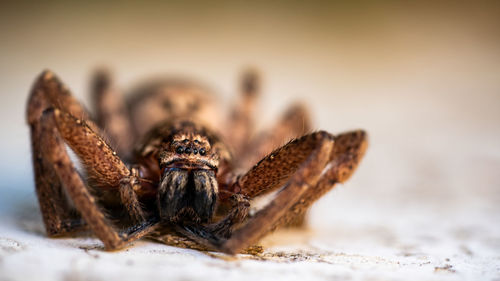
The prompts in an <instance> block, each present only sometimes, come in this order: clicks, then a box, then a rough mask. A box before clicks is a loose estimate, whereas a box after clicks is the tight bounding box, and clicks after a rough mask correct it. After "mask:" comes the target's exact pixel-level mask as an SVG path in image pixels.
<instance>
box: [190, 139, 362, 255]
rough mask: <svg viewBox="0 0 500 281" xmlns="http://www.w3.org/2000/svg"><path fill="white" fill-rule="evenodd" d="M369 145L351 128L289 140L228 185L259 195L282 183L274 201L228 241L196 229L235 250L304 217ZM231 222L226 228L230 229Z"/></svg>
mask: <svg viewBox="0 0 500 281" xmlns="http://www.w3.org/2000/svg"><path fill="white" fill-rule="evenodd" d="M366 147H367V139H366V133H365V132H364V131H353V132H348V133H344V134H341V135H339V136H333V135H330V134H328V133H325V132H318V133H313V134H310V135H306V136H304V137H302V138H300V139H297V140H295V141H293V142H290V143H288V144H287V145H285V146H283V147H281V148H279V149H277V150H275V151H274V152H272V153H271V154H269V155H268V156H267V157H265V158H264V159H262V160H261V161H260V162H259V163H258V164H257V165H255V166H254V167H253V168H252V169H251V170H250V171H249V172H248V173H246V174H245V175H244V176H243V177H241V178H240V179H239V180H237V181H236V182H235V183H234V184H232V186H231V187H230V188H229V190H230V191H231V192H235V193H238V194H240V195H241V194H242V195H245V196H248V197H251V198H253V197H255V196H258V195H261V194H264V193H266V192H270V191H272V190H274V189H275V188H277V187H280V186H282V185H283V184H284V187H283V189H282V190H280V191H279V192H278V193H277V195H276V197H275V199H274V200H273V201H271V203H269V205H267V206H266V207H265V208H264V209H262V210H261V211H259V212H258V213H257V214H256V215H255V216H254V217H252V218H250V219H249V220H248V222H247V224H245V225H244V226H243V227H241V228H240V229H238V230H236V231H235V232H234V233H233V234H232V236H231V237H230V238H229V239H228V240H223V239H220V237H218V236H215V237H213V236H210V235H211V234H213V233H210V235H209V234H207V233H206V231H204V230H203V231H201V230H199V229H198V233H195V234H196V235H198V236H204V238H205V242H206V244H209V245H211V246H212V247H213V248H216V249H218V250H221V251H223V252H226V253H231V254H235V253H238V252H240V251H241V249H244V248H246V247H247V246H249V245H252V244H253V243H254V242H256V241H257V240H258V239H259V238H261V237H262V236H263V235H265V234H266V233H267V232H268V231H271V230H274V229H275V228H276V227H279V226H283V225H287V224H289V223H290V221H294V220H296V219H297V217H301V216H302V215H303V214H304V212H305V211H306V210H307V209H308V208H309V207H310V205H311V204H312V203H313V202H314V201H315V200H317V199H318V198H319V197H321V196H322V195H324V194H325V193H326V192H327V191H329V190H330V189H331V188H333V186H334V185H335V184H336V183H339V182H344V181H345V180H347V179H348V178H349V177H350V176H351V175H352V173H353V172H354V170H355V169H356V167H357V165H358V164H359V161H360V160H361V158H362V157H363V155H364V152H365V150H366ZM230 227H231V226H228V228H230Z"/></svg>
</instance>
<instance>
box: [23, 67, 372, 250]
mask: <svg viewBox="0 0 500 281" xmlns="http://www.w3.org/2000/svg"><path fill="white" fill-rule="evenodd" d="M241 85H242V87H241V95H239V97H238V101H237V102H236V104H235V105H234V106H233V108H232V109H231V111H230V116H229V118H227V119H225V120H224V119H223V118H221V117H220V110H219V109H218V107H217V106H218V103H217V102H216V99H215V98H214V96H213V95H212V94H211V92H210V91H209V90H207V88H205V87H203V86H201V85H199V84H197V83H193V82H189V81H185V80H179V79H177V80H172V79H171V80H159V81H156V82H155V81H152V82H149V83H145V84H144V85H142V86H140V87H137V88H136V89H135V90H134V91H133V92H132V94H130V95H128V96H127V98H124V96H122V95H121V94H120V91H119V90H118V89H117V87H116V86H115V85H114V84H113V82H112V80H111V77H110V75H109V74H108V72H106V71H100V72H98V73H96V75H95V78H94V83H93V88H92V89H93V101H94V107H95V111H94V114H93V115H91V114H89V113H88V112H87V111H86V110H85V109H84V108H83V107H82V106H81V104H80V103H79V102H78V101H77V100H76V99H74V98H73V96H72V95H71V94H70V92H69V90H68V89H67V88H66V87H65V86H64V85H63V84H62V83H61V82H60V81H59V79H58V78H57V77H56V76H55V75H54V74H53V73H51V72H50V71H45V72H44V73H42V74H41V75H40V77H39V78H38V79H37V81H36V82H35V85H34V87H33V90H32V92H31V94H30V97H29V99H28V105H27V121H28V124H29V126H30V132H31V144H32V151H33V167H34V174H35V182H36V192H37V196H38V200H39V203H40V209H41V211H42V216H43V221H44V223H45V227H46V230H47V234H48V235H49V236H63V235H66V234H69V233H73V232H75V231H80V230H86V229H87V230H88V229H89V230H91V231H92V232H93V233H94V234H95V235H96V236H97V237H98V238H99V239H100V240H101V241H102V242H103V243H104V246H105V248H106V249H109V250H114V249H119V248H122V247H125V246H126V245H128V244H129V243H130V242H132V241H134V240H136V239H139V238H141V237H144V236H148V237H151V238H154V239H156V240H159V241H162V242H165V243H167V244H172V245H176V246H183V247H191V248H196V249H208V250H216V251H222V252H225V253H231V254H235V253H239V252H241V251H242V250H245V249H247V248H248V247H250V246H252V245H253V244H254V243H256V242H258V240H259V239H260V238H262V237H263V236H264V235H265V234H266V233H268V232H269V231H272V230H274V229H276V228H278V227H283V226H300V225H302V224H303V221H304V216H305V213H306V211H307V210H308V208H309V207H310V206H311V204H312V203H313V202H315V201H316V200H317V199H318V198H320V197H321V196H322V195H324V194H325V193H326V192H328V191H329V190H331V189H332V188H333V186H334V185H335V184H336V183H341V182H344V181H346V180H347V179H348V178H349V177H350V176H351V174H352V173H353V172H354V170H355V169H356V167H357V166H358V163H359V162H360V160H361V158H362V157H363V155H364V152H365V150H366V147H367V137H366V133H365V132H364V131H362V130H356V131H351V132H346V133H342V134H339V135H332V134H330V133H328V132H325V131H318V132H312V133H311V132H310V122H309V117H308V114H307V111H306V109H305V108H304V107H303V106H302V105H301V104H296V105H294V106H292V107H290V108H289V109H288V110H287V112H285V114H283V115H282V117H281V118H280V119H278V120H277V122H276V124H275V125H273V126H270V128H269V129H267V130H265V131H263V132H256V131H255V130H254V125H253V124H254V122H253V115H254V114H253V111H254V107H255V101H256V97H257V96H258V93H259V79H258V77H257V75H256V73H255V72H252V71H250V72H248V73H246V74H245V75H244V76H243V80H242V83H241ZM66 146H69V147H70V148H71V150H72V151H73V152H74V153H75V154H76V156H77V157H78V158H79V160H80V161H81V163H82V167H83V170H82V171H78V170H77V169H76V168H75V166H74V164H73V162H72V161H71V158H70V157H69V156H68V152H67V149H66ZM82 175H83V176H82ZM272 191H278V192H277V193H276V195H275V196H274V197H273V198H274V199H273V200H272V201H271V202H270V203H269V204H267V205H266V206H265V207H263V208H261V209H260V210H258V211H257V212H256V213H255V214H252V215H250V212H249V210H250V200H252V199H254V198H256V197H259V196H261V195H265V194H267V193H269V192H272Z"/></svg>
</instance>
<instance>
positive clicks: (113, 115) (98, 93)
mask: <svg viewBox="0 0 500 281" xmlns="http://www.w3.org/2000/svg"><path fill="white" fill-rule="evenodd" d="M92 98H93V101H94V107H95V110H96V122H97V124H98V125H99V126H100V127H101V128H103V131H104V132H105V133H106V137H108V138H110V140H111V142H112V143H113V144H114V146H115V148H116V151H117V152H118V155H120V156H121V157H123V158H129V157H130V153H131V151H132V146H133V143H134V140H135V136H134V131H133V130H132V126H131V124H130V119H129V115H128V109H127V106H126V104H125V100H124V96H123V95H122V93H121V92H120V91H119V89H118V88H117V87H116V86H115V85H114V82H113V79H112V77H111V74H110V73H109V72H108V71H106V70H104V69H102V70H99V71H97V72H96V73H95V74H94V78H93V81H92Z"/></svg>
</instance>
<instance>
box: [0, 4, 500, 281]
mask: <svg viewBox="0 0 500 281" xmlns="http://www.w3.org/2000/svg"><path fill="white" fill-rule="evenodd" d="M499 15H500V5H499V3H498V2H470V3H456V2H451V1H450V2H441V3H439V4H438V3H434V2H417V3H396V2H393V1H383V2H378V3H375V2H371V1H361V2H357V3H356V4H354V3H330V2H326V1H325V2H321V1H318V2H308V3H302V2H299V1H277V2H273V3H267V2H265V1H262V2H260V1H259V2H251V3H247V2H244V1H227V2H223V1H222V2H219V1H216V2H208V1H207V2H204V1H199V2H197V1H171V2H168V3H163V2H159V1H158V2H154V1H143V2H141V3H135V2H132V1H130V2H128V1H125V2H119V1H111V2H107V3H100V2H98V1H89V2H81V3H71V4H69V3H67V2H65V1H46V2H39V3H29V2H16V3H15V4H14V3H10V4H9V3H4V2H2V3H1V4H0V38H1V39H0V40H1V43H0V50H1V51H0V96H1V110H0V126H1V127H0V128H1V130H2V137H1V138H0V141H1V143H0V144H1V145H0V149H1V152H0V153H1V154H0V155H2V159H3V161H1V162H0V175H1V177H2V180H1V184H0V200H2V203H3V204H2V206H0V219H1V220H3V221H4V224H6V225H8V223H7V222H9V221H12V220H15V219H16V218H19V216H20V217H21V218H22V215H19V214H20V213H22V210H20V207H19V206H23V207H22V208H25V207H26V206H34V207H31V208H32V209H30V210H33V212H35V213H36V210H37V209H36V201H35V198H34V195H33V181H32V171H31V163H30V151H29V136H28V128H27V126H26V125H25V122H24V110H25V108H24V107H25V101H26V98H27V94H28V92H29V89H30V87H31V83H32V82H33V80H34V78H35V77H36V76H37V75H38V74H39V73H40V72H41V71H42V70H43V69H45V68H50V69H52V70H53V71H54V72H56V73H57V74H58V75H59V76H60V77H61V78H62V80H63V81H65V83H66V84H67V85H68V86H69V88H70V89H72V91H73V93H74V94H75V95H76V96H77V97H78V98H80V99H81V100H82V101H83V102H84V103H86V104H88V100H87V92H88V90H89V89H88V80H89V75H90V73H91V71H92V70H93V69H95V68H96V67H97V66H100V65H106V66H109V67H111V68H112V69H114V70H115V73H116V75H117V79H118V82H119V83H120V85H122V87H123V88H124V89H126V88H127V87H130V86H133V85H134V84H135V83H137V82H140V81H141V79H145V78H148V77H150V76H151V75H155V76H157V75H162V74H165V75H168V74H180V75H187V76H191V77H194V78H197V79H199V80H201V81H203V82H205V83H206V84H208V85H210V86H212V87H213V88H214V89H215V90H216V91H218V92H219V93H220V96H221V97H223V100H224V102H225V103H226V104H227V103H229V102H230V101H231V100H232V99H233V97H234V94H235V93H236V89H237V79H238V77H239V74H240V72H241V70H242V69H243V68H244V67H247V66H254V67H257V68H258V69H260V70H261V71H262V74H263V77H264V88H263V95H262V99H261V101H260V105H261V107H260V114H259V117H261V118H260V122H261V125H262V126H265V125H266V124H269V122H272V120H273V119H274V118H276V116H278V114H279V113H280V112H282V111H283V110H284V108H285V107H286V105H287V104H289V103H291V102H293V101H295V100H303V101H305V102H306V103H307V104H308V105H309V106H310V108H311V112H312V114H313V117H314V119H315V120H316V122H315V124H316V128H317V129H326V130H328V131H331V132H339V131H343V130H348V129H352V128H364V129H365V130H367V131H368V133H369V135H370V141H371V143H370V145H371V146H370V148H369V151H368V154H367V156H366V159H365V161H364V162H363V163H362V166H361V167H360V169H359V170H358V172H357V173H356V175H355V176H354V177H353V179H352V181H350V182H349V183H347V184H346V185H345V186H346V187H345V188H341V189H337V190H335V191H334V192H332V193H330V194H328V195H327V196H326V197H325V199H322V200H321V201H320V202H319V203H318V204H317V206H315V208H314V209H313V210H312V213H311V216H310V217H311V223H310V224H311V228H312V229H315V230H318V229H324V232H323V233H326V234H321V233H320V234H316V236H315V237H320V238H318V239H320V241H321V243H319V245H321V246H318V247H319V249H323V250H324V249H325V247H326V248H328V249H330V250H331V251H333V252H334V253H335V251H345V252H348V253H352V254H353V256H356V255H358V254H359V255H363V254H365V255H368V256H370V257H379V255H382V256H383V257H386V256H384V255H386V254H389V255H394V257H395V258H394V260H395V261H398V262H399V261H400V260H399V258H401V257H408V256H405V253H406V254H408V253H409V254H408V255H409V256H410V257H414V258H415V259H417V260H418V258H419V257H421V256H419V255H423V256H425V257H427V260H428V261H430V264H431V265H429V266H428V267H429V268H430V269H429V270H427V269H426V271H425V273H426V274H427V273H428V274H429V275H425V274H424V275H415V276H419V277H422V278H424V279H429V278H430V279H432V278H434V277H435V276H434V275H432V274H434V273H435V272H434V271H433V269H434V268H436V267H440V266H442V267H445V265H446V264H448V263H452V262H446V259H450V257H451V256H453V255H456V256H457V259H459V260H460V262H459V263H457V264H451V265H452V268H453V270H454V272H450V274H454V275H453V276H454V277H456V278H458V279H460V278H466V277H472V279H477V278H479V277H487V278H500V277H499V276H500V266H499V260H500V256H499V255H498V253H499V252H500V229H499V226H497V223H498V219H499V218H500V207H499V205H500V172H499V171H500V125H499V121H500V51H499V50H500V38H499V37H500V36H499V34H500V32H499V29H500V17H499ZM34 220H35V222H36V223H38V226H37V227H38V228H39V229H41V228H40V227H41V226H40V222H39V218H38V217H36V218H35V219H34ZM9 231H10V230H8V229H7V228H4V229H3V233H4V236H5V235H7V234H6V233H10V232H9ZM426 231H427V232H426ZM13 233H17V232H13ZM1 234H2V231H0V235H1ZM28 234H29V233H28ZM19 235H20V234H19ZM447 235H449V236H450V237H448V236H447ZM7 236H8V235H7ZM443 236H444V237H446V238H443ZM370 237H371V238H370ZM464 237H465V238H464ZM9 239H10V238H9ZM273 239H274V238H272V239H270V240H273ZM429 239H430V240H429ZM0 240H1V239H0ZM278 240H279V239H278ZM354 240H355V241H354ZM359 241H361V242H359ZM429 241H431V242H429ZM436 241H437V242H436ZM450 241H455V242H453V243H452V242H450ZM359 243H360V244H359ZM443 243H444V244H443ZM450 243H451V244H450ZM306 244H307V245H308V246H309V247H310V246H311V245H317V243H316V244H314V243H312V244H311V243H306ZM325 245H327V246H325ZM353 245H354V246H353ZM380 247H381V248H380ZM432 249H436V250H435V251H434V252H433V251H432ZM464 249H465V250H464ZM372 250H373V251H372ZM469 252H471V253H474V254H473V255H469V254H468V253H469ZM478 252H479V254H477V253H478ZM401 253H403V254H401ZM495 253H496V254H495ZM334 256H335V255H334ZM335 257H336V256H335ZM18 259H20V261H19V262H22V259H21V258H19V256H18ZM2 260H6V261H9V262H12V263H13V265H14V266H13V268H14V269H12V267H11V271H9V272H10V273H11V275H8V276H10V277H12V276H16V275H15V274H14V273H13V272H15V271H12V270H15V264H16V263H15V262H14V261H15V259H7V258H6V257H4V258H3V259H0V268H1V267H2ZM452 261H453V260H452ZM345 262H346V268H353V266H354V268H356V265H355V263H356V261H354V265H353V264H351V263H349V262H352V259H351V260H349V259H347V260H346V261H345ZM467 262H469V263H467ZM333 263H334V264H337V265H338V260H335V259H334V260H333ZM5 264H6V263H4V266H5ZM7 264H8V263H7ZM410 264H411V263H410ZM464 264H465V265H464ZM460 265H462V267H460ZM375 267H376V266H375ZM457 268H458V269H457ZM471 268H472V269H471ZM4 269H5V267H4ZM377 269H378V270H382V272H385V271H384V270H383V268H382V269H380V268H377ZM473 269H474V270H476V271H474V270H473ZM321 270H323V269H318V270H317V271H316V272H323V271H321ZM342 270H346V269H345V268H342V267H340V269H339V268H337V272H338V271H340V272H344V271H342ZM405 270H406V269H400V270H399V271H398V270H396V272H397V273H400V274H401V273H405V274H407V273H408V272H407V271H405ZM412 270H413V268H412ZM272 272H273V271H272V270H270V271H268V273H269V276H272ZM305 272H307V271H305ZM345 272H346V274H347V275H346V276H351V275H349V274H354V275H353V276H354V279H356V278H363V277H366V276H365V275H356V273H353V272H351V271H349V270H346V271H345ZM363 272H364V271H363ZM471 272H472V273H471ZM480 272H482V274H483V275H481V274H480ZM485 272H486V273H485ZM365 273H366V274H368V275H367V276H369V277H370V276H371V275H370V274H371V273H372V274H373V272H370V271H369V270H368V271H367V272H365ZM484 274H486V275H484ZM112 276H114V275H112ZM249 276H251V275H248V276H247V277H249ZM296 276H299V277H300V276H301V275H300V274H298V275H296ZM342 276H343V275H342ZM342 276H341V277H342ZM376 276H379V277H380V276H385V275H376ZM495 276H496V277H495ZM351 277H352V276H351ZM371 277H373V276H371ZM386 277H387V276H386ZM438 277H439V276H438ZM483 280H484V279H483Z"/></svg>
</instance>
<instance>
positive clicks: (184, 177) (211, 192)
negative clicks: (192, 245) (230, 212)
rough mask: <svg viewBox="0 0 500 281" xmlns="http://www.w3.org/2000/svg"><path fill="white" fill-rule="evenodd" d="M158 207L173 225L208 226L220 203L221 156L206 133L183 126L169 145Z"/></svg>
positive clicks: (166, 145)
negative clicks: (219, 170)
mask: <svg viewBox="0 0 500 281" xmlns="http://www.w3.org/2000/svg"><path fill="white" fill-rule="evenodd" d="M159 155H160V159H159V160H160V166H161V168H162V176H161V181H160V186H159V189H158V196H157V204H158V211H159V214H160V217H161V219H162V220H164V221H168V222H172V223H182V222H186V221H187V222H196V223H205V222H208V221H210V220H211V218H212V216H213V213H214V211H215V206H216V201H217V192H218V186H217V180H216V177H215V176H216V173H217V168H218V165H219V156H218V154H217V153H216V149H213V147H212V146H211V142H210V138H208V137H207V136H206V135H205V134H203V133H199V132H197V131H196V130H192V128H191V127H190V126H187V125H185V126H183V127H181V129H180V130H179V131H178V132H176V133H174V134H173V135H172V136H171V138H170V140H169V141H168V142H165V143H164V145H163V148H162V151H161V153H160V154H159Z"/></svg>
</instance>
